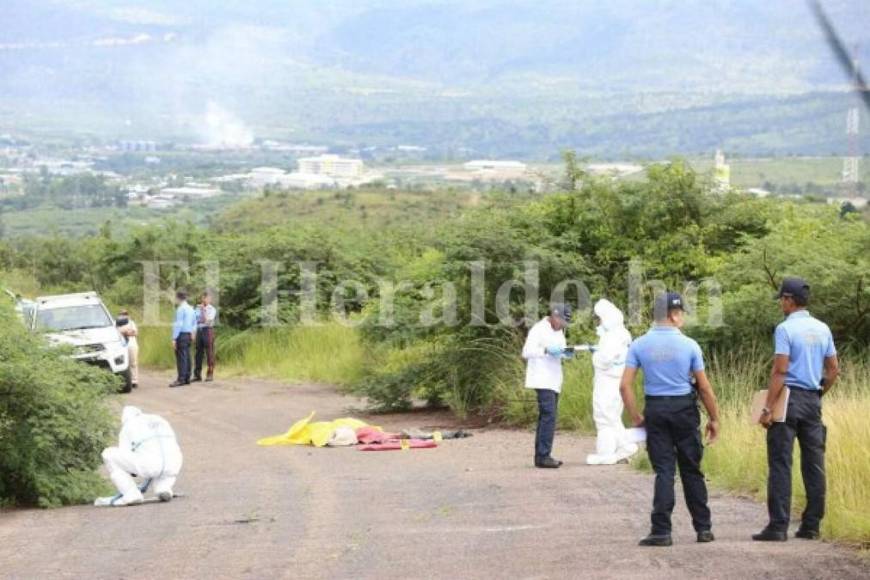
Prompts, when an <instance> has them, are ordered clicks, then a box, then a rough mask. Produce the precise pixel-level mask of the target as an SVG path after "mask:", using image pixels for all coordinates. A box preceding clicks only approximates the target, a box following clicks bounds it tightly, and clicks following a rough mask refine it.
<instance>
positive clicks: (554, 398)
mask: <svg viewBox="0 0 870 580" xmlns="http://www.w3.org/2000/svg"><path fill="white" fill-rule="evenodd" d="M536 392H537V393H538V428H537V429H536V430H535V459H543V458H545V457H549V456H550V453H552V452H553V438H554V437H555V435H556V418H557V415H558V409H559V393H557V392H556V391H551V390H550V389H537V390H536Z"/></svg>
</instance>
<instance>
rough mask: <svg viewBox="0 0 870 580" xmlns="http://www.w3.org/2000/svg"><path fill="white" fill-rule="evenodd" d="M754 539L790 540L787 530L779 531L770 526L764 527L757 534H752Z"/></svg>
mask: <svg viewBox="0 0 870 580" xmlns="http://www.w3.org/2000/svg"><path fill="white" fill-rule="evenodd" d="M752 539H753V540H755V541H756V542H785V541H786V540H788V534H787V533H785V532H777V531H776V530H771V529H770V528H764V529H763V530H761V531H760V532H759V533H757V534H752Z"/></svg>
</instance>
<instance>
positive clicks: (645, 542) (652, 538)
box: [637, 534, 674, 546]
mask: <svg viewBox="0 0 870 580" xmlns="http://www.w3.org/2000/svg"><path fill="white" fill-rule="evenodd" d="M673 544H674V541H673V540H671V535H670V534H650V535H648V536H647V537H645V538H644V539H642V540H641V541H640V542H638V543H637V545H638V546H672V545H673Z"/></svg>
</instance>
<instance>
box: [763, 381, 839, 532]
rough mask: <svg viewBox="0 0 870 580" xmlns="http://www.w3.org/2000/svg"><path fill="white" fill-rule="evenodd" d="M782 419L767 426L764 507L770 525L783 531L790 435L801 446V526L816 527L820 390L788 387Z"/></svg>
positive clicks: (820, 484)
mask: <svg viewBox="0 0 870 580" xmlns="http://www.w3.org/2000/svg"><path fill="white" fill-rule="evenodd" d="M789 390H790V391H791V392H790V393H789V399H788V409H787V411H786V418H785V422H784V423H774V424H773V425H771V426H770V428H769V429H768V430H767V467H768V470H769V475H768V478H767V511H768V513H769V514H770V526H769V527H770V529H772V530H775V531H779V532H787V531H788V524H789V519H790V516H791V464H792V452H793V450H794V439H795V436H797V439H798V443H799V444H800V449H801V475H802V476H803V480H804V488H805V489H806V493H807V506H806V509H805V510H804V513H803V516H802V518H801V527H802V528H804V529H808V530H816V531H817V530H818V529H819V525H820V524H821V521H822V518H823V517H824V515H825V439H826V429H825V426H824V425H823V424H822V400H821V391H808V390H806V389H799V388H791V389H789Z"/></svg>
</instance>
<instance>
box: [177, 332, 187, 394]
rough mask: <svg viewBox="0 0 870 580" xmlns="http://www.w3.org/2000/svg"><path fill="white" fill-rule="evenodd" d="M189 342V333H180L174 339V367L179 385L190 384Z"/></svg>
mask: <svg viewBox="0 0 870 580" xmlns="http://www.w3.org/2000/svg"><path fill="white" fill-rule="evenodd" d="M190 342H191V336H190V333H189V332H182V333H180V334H179V335H178V338H176V339H175V366H176V369H177V370H178V382H179V383H189V382H190Z"/></svg>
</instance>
